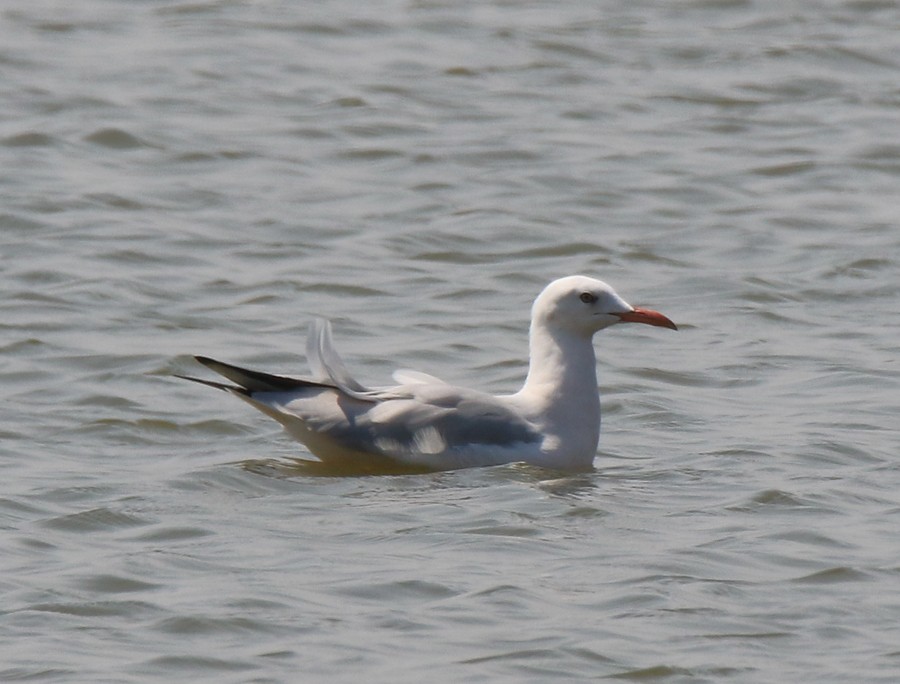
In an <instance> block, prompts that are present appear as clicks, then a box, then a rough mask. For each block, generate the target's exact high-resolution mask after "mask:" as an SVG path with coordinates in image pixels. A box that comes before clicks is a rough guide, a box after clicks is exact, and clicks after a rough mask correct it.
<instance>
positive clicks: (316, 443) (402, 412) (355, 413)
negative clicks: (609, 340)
mask: <svg viewBox="0 0 900 684" xmlns="http://www.w3.org/2000/svg"><path fill="white" fill-rule="evenodd" d="M619 323H645V324H647V325H653V326H659V327H663V328H670V329H672V330H677V327H676V325H675V324H674V323H673V322H672V321H671V320H669V319H668V318H666V317H665V316H664V315H663V314H661V313H659V312H658V311H653V310H652V309H645V308H641V307H635V306H631V305H630V304H628V303H627V302H625V300H624V299H622V298H621V297H620V296H619V295H618V294H617V293H616V292H615V290H613V289H612V288H611V287H610V286H609V285H607V284H606V283H604V282H603V281H601V280H596V279H594V278H589V277H586V276H580V275H577V276H568V277H565V278H560V279H558V280H554V281H553V282H551V283H550V284H549V285H548V286H547V287H546V288H544V290H543V291H542V292H541V293H540V294H539V295H538V297H537V298H536V299H535V300H534V304H533V306H532V309H531V327H530V330H529V352H530V354H529V365H528V374H527V376H526V378H525V384H524V385H523V386H522V389H520V390H519V391H518V392H516V393H515V394H505V395H492V394H488V393H486V392H481V391H478V390H474V389H467V388H463V387H457V386H454V385H451V384H448V383H446V382H444V381H442V380H440V379H438V378H436V377H434V376H431V375H427V374H425V373H420V372H417V371H408V370H400V371H397V372H395V373H394V375H393V378H394V380H395V381H396V382H397V383H398V384H397V385H395V386H391V387H383V388H367V387H364V386H363V385H361V384H360V383H359V382H357V381H356V380H355V379H354V378H353V377H352V376H351V375H350V373H349V372H348V371H347V368H346V366H345V365H344V362H343V361H342V360H341V357H340V356H339V355H338V353H337V351H336V350H335V348H334V345H333V343H332V337H331V326H330V324H329V323H328V321H326V320H323V319H316V320H314V321H313V323H312V326H311V329H310V334H309V337H308V339H307V346H306V352H307V360H308V363H309V365H310V368H311V370H312V376H311V377H310V378H296V377H288V376H284V375H271V374H269V373H262V372H259V371H254V370H248V369H245V368H240V367H238V366H233V365H231V364H227V363H222V362H221V361H216V360H214V359H211V358H208V357H205V356H195V357H194V358H195V359H196V360H197V361H198V362H200V363H201V364H203V365H204V366H206V367H207V368H209V369H210V370H213V371H215V372H216V373H218V374H219V375H221V376H223V377H224V378H226V379H228V380H230V381H231V382H232V383H234V384H225V383H220V382H215V381H211V380H203V379H199V378H195V377H190V376H183V375H180V376H178V377H181V378H184V379H186V380H192V381H194V382H199V383H202V384H204V385H209V386H211V387H215V388H217V389H221V390H226V391H228V392H230V393H232V394H234V395H235V396H237V397H238V398H240V399H243V400H244V401H246V402H247V403H248V404H250V405H251V406H252V407H254V408H255V409H258V410H259V411H262V412H263V413H264V414H266V415H267V416H270V417H271V418H274V419H275V420H277V421H278V422H279V423H281V425H282V426H283V427H284V429H285V430H286V431H287V432H288V433H289V434H290V435H291V436H292V437H294V438H295V439H297V440H299V441H300V442H302V443H303V444H305V445H306V447H307V449H309V451H310V452H311V453H312V454H313V455H315V456H316V457H317V458H318V459H319V462H320V463H321V464H324V465H329V466H334V467H336V468H343V469H351V470H359V471H361V472H379V471H381V470H385V471H386V470H391V469H399V470H401V471H402V470H409V471H439V470H455V469H458V468H469V467H476V466H492V465H500V464H506V463H519V462H523V463H527V464H531V465H535V466H539V467H543V468H550V469H555V470H566V471H588V470H591V469H592V468H593V461H594V456H595V455H596V451H597V444H598V441H599V438H600V396H599V392H598V389H597V369H596V357H595V355H594V346H593V336H594V333H596V332H599V331H600V330H603V329H604V328H608V327H610V326H612V325H616V324H619ZM310 462H312V463H315V461H310Z"/></svg>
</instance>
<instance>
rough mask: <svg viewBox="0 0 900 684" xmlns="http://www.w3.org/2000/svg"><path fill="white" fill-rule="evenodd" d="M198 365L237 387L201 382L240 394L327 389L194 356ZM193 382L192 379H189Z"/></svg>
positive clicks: (311, 382) (206, 357) (296, 379)
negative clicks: (306, 388) (304, 388)
mask: <svg viewBox="0 0 900 684" xmlns="http://www.w3.org/2000/svg"><path fill="white" fill-rule="evenodd" d="M194 358H195V359H196V360H197V362H198V363H201V364H203V365H204V366H206V367H207V368H209V369H210V370H211V371H213V372H215V373H218V374H219V375H221V376H224V377H225V378H226V379H228V380H231V381H232V382H233V383H235V384H236V385H237V386H236V387H234V386H231V385H224V386H223V385H221V384H220V383H211V382H209V381H203V380H201V381H200V382H204V383H205V384H208V385H210V386H211V387H220V388H224V389H229V390H232V391H238V392H241V393H242V394H247V395H249V394H251V393H253V392H287V391H291V390H296V389H299V388H302V387H327V385H323V384H321V383H318V382H314V381H312V380H300V379H298V378H289V377H285V376H283V375H272V374H271V373H263V372H261V371H255V370H250V369H249V368H241V367H240V366H233V365H231V364H230V363H223V362H222V361H216V360H215V359H212V358H210V357H208V356H195V357H194ZM189 379H191V380H193V379H194V378H189Z"/></svg>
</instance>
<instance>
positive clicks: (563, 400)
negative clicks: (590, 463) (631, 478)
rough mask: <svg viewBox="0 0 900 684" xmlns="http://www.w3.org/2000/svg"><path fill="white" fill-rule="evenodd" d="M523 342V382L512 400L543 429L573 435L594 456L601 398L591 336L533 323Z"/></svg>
mask: <svg viewBox="0 0 900 684" xmlns="http://www.w3.org/2000/svg"><path fill="white" fill-rule="evenodd" d="M528 339H529V348H530V358H529V365H528V377H527V378H526V379H525V385H524V386H523V387H522V389H521V390H520V391H519V393H518V395H517V396H518V397H519V398H520V399H521V400H522V401H524V402H526V403H527V404H528V405H529V407H530V408H531V409H532V411H534V412H535V416H534V417H535V418H536V419H538V420H540V421H541V422H543V423H544V424H545V426H546V427H547V428H549V429H551V430H554V431H560V432H562V431H566V432H570V431H574V432H577V433H578V434H579V435H580V436H581V437H582V438H583V441H584V442H586V443H587V444H589V445H590V449H591V453H592V454H593V451H594V450H595V449H596V447H597V440H598V439H599V436H600V396H599V394H598V392H597V360H596V356H595V355H594V345H593V342H592V340H591V336H590V335H587V334H579V333H577V332H569V331H566V330H560V329H558V328H553V327H551V326H549V325H547V323H546V322H545V321H543V320H541V319H538V320H533V321H532V323H531V330H530V332H529V338H528ZM573 436H574V435H573ZM579 441H582V440H579Z"/></svg>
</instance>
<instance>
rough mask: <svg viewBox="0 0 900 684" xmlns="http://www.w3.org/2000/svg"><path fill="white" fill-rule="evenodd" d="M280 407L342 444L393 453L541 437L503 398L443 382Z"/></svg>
mask: <svg viewBox="0 0 900 684" xmlns="http://www.w3.org/2000/svg"><path fill="white" fill-rule="evenodd" d="M329 394H332V393H329ZM281 410H283V411H285V412H287V413H290V414H293V415H295V416H296V417H297V418H299V419H300V420H301V421H303V423H304V424H305V426H306V428H307V429H310V430H312V431H314V432H317V433H319V434H323V435H327V436H328V437H329V438H330V439H331V440H334V441H335V442H337V443H338V444H340V445H341V446H342V447H343V448H345V449H348V450H352V451H359V452H367V453H375V454H379V455H382V456H388V457H394V458H403V459H409V458H415V457H416V456H418V455H421V456H435V455H438V454H444V453H447V452H452V451H458V450H465V449H470V448H473V447H483V448H498V449H505V448H510V449H512V448H516V447H517V446H521V445H535V444H539V443H540V442H541V440H542V435H541V434H540V432H539V431H538V430H537V429H536V427H535V426H534V425H533V424H532V423H530V422H529V421H527V420H526V419H525V418H523V417H522V416H520V415H519V414H518V413H516V412H515V411H513V410H512V409H511V408H509V407H508V406H506V405H505V404H504V403H503V402H502V401H500V400H498V399H496V398H495V397H492V396H491V395H488V394H484V393H481V392H476V391H473V390H466V389H463V388H459V387H453V386H451V385H445V384H432V385H428V384H424V383H420V384H416V385H406V386H402V387H396V388H393V389H392V390H391V391H390V396H387V393H385V394H384V395H382V398H380V399H379V400H377V401H375V402H370V401H361V400H358V399H355V398H353V397H349V396H346V395H344V396H341V395H336V396H335V395H333V394H332V396H330V397H323V396H322V395H321V394H318V395H317V396H316V397H315V398H313V397H309V398H305V397H303V398H299V397H298V398H295V399H293V400H291V401H289V402H287V403H285V404H284V405H283V406H282V407H281Z"/></svg>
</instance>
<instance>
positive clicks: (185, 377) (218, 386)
mask: <svg viewBox="0 0 900 684" xmlns="http://www.w3.org/2000/svg"><path fill="white" fill-rule="evenodd" d="M172 377H175V378H180V379H181V380H190V381H191V382H196V383H198V384H200V385H206V386H207V387H213V388H215V389H218V390H223V391H225V392H237V393H238V394H246V395H249V394H250V393H249V392H248V391H247V390H245V389H244V388H243V387H238V386H237V385H226V384H225V383H224V382H215V381H214V380H204V379H203V378H195V377H192V376H190V375H180V374H178V373H175V374H174V375H173V376H172Z"/></svg>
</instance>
